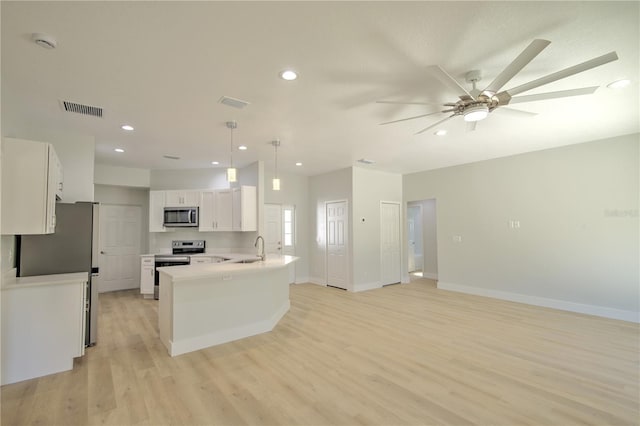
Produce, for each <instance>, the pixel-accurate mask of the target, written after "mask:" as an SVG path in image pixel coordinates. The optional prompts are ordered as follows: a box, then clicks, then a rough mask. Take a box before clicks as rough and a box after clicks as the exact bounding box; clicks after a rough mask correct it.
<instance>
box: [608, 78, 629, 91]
mask: <svg viewBox="0 0 640 426" xmlns="http://www.w3.org/2000/svg"><path fill="white" fill-rule="evenodd" d="M630 84H631V81H630V80H627V79H624V80H618V81H614V82H613V83H609V84H607V87H608V88H609V89H624V88H625V87H627V86H628V85H630Z"/></svg>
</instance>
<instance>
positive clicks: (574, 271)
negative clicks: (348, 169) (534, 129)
mask: <svg viewBox="0 0 640 426" xmlns="http://www.w3.org/2000/svg"><path fill="white" fill-rule="evenodd" d="M514 143H517V141H514ZM639 144H640V142H639V135H638V134H633V135H627V136H622V137H617V138H612V139H606V140H601V141H595V142H589V143H583V144H578V145H571V146H568V147H562V148H557V149H552V150H545V151H538V152H533V153H528V154H522V155H517V156H513V157H507V158H500V159H495V160H490V161H483V162H479V163H474V164H467V165H463V166H456V167H450V168H445V169H440V170H434V171H428V172H421V173H414V174H409V175H406V176H404V194H405V195H404V196H405V201H413V200H421V199H428V198H435V199H436V200H437V208H438V223H437V233H438V278H439V283H438V286H439V287H441V288H448V289H454V290H458V291H466V292H471V293H477V294H483V295H488V296H493V297H501V298H506V299H511V300H517V301H523V302H525V303H534V304H539V305H545V306H551V307H557V308H561V309H568V310H573V311H579V312H586V313H592V314H596V315H603V316H609V317H614V318H623V319H627V320H636V321H637V320H638V310H639V305H640V303H639V300H640V298H639V296H640V294H639V292H640V289H639V286H638V282H639V278H640V277H639V267H638V263H639V258H640V257H639V256H640V250H639V247H638V246H639V239H638V235H639V219H638V203H639V200H638V198H639V190H640V188H639V186H640V185H639V177H638V174H639V172H638V170H639ZM510 221H519V223H520V228H511V227H510ZM454 236H460V237H461V238H462V241H461V242H459V243H456V242H454V241H453V237H454Z"/></svg>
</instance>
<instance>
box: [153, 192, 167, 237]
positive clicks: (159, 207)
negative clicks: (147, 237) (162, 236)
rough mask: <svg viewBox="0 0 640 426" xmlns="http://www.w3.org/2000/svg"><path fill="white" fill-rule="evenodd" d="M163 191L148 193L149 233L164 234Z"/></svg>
mask: <svg viewBox="0 0 640 426" xmlns="http://www.w3.org/2000/svg"><path fill="white" fill-rule="evenodd" d="M164 207H165V191H149V232H166V231H167V229H166V228H165V227H164V225H163V223H164Z"/></svg>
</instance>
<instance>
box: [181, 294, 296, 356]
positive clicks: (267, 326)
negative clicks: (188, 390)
mask: <svg viewBox="0 0 640 426" xmlns="http://www.w3.org/2000/svg"><path fill="white" fill-rule="evenodd" d="M290 306H291V303H290V301H289V300H287V302H286V303H284V304H283V305H282V306H281V307H280V309H278V310H277V311H276V313H275V314H273V315H272V316H271V318H269V319H266V320H262V321H258V322H254V323H252V324H247V325H243V326H240V327H235V328H231V329H228V330H222V331H218V332H214V333H210V334H205V335H202V336H196V337H192V338H190V339H184V340H181V341H178V342H173V341H170V342H169V353H170V354H171V356H177V355H182V354H185V353H187V352H193V351H197V350H200V349H204V348H208V347H210V346H215V345H220V344H222V343H227V342H232V341H234V340H239V339H244V338H245V337H251V336H255V335H256V334H262V333H267V332H269V331H271V330H273V328H274V327H275V326H276V325H277V324H278V322H279V321H280V320H281V319H282V317H283V316H284V315H285V314H286V313H287V312H288V311H289V308H290Z"/></svg>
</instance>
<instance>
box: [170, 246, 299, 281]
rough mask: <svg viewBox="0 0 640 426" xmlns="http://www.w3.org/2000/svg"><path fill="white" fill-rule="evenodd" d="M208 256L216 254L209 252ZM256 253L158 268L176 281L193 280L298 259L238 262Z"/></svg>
mask: <svg viewBox="0 0 640 426" xmlns="http://www.w3.org/2000/svg"><path fill="white" fill-rule="evenodd" d="M206 255H208V256H216V255H213V254H209V253H207V254H206ZM222 257H232V256H231V253H225V254H224V256H222ZM255 258H256V256H255V255H249V254H238V253H236V254H235V256H234V257H233V258H232V260H230V261H227V262H220V263H202V264H197V265H183V266H170V267H164V268H158V271H160V272H161V273H163V274H166V275H168V276H169V277H171V279H172V280H173V282H174V283H176V282H179V281H191V280H197V279H200V278H205V277H219V276H231V275H239V274H255V273H259V272H260V271H264V270H266V269H274V268H284V267H285V266H287V265H289V264H290V263H293V262H295V261H296V260H298V258H297V257H295V256H287V255H277V254H271V255H267V258H266V259H265V260H263V261H257V262H253V263H237V262H240V261H242V260H249V259H255Z"/></svg>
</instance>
